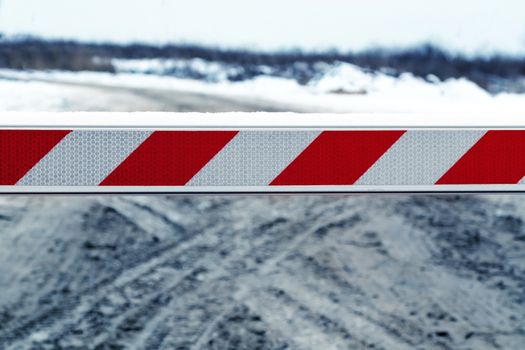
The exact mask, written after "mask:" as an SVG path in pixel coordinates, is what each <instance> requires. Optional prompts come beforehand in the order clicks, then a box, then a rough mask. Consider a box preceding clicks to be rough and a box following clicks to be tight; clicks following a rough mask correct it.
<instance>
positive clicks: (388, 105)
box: [0, 60, 525, 113]
mask: <svg viewBox="0 0 525 350" xmlns="http://www.w3.org/2000/svg"><path fill="white" fill-rule="evenodd" d="M175 64H186V65H188V66H190V65H191V66H192V67H198V69H200V71H201V72H202V73H203V74H210V72H211V75H212V76H214V77H215V78H214V79H211V80H212V81H214V82H210V81H203V80H193V79H182V78H176V77H169V76H159V75H154V74H145V73H148V72H150V73H151V72H155V73H157V72H163V71H164V70H165V69H167V68H169V67H173V65H175ZM117 66H118V70H119V71H121V72H124V73H119V74H110V73H99V72H81V73H72V72H61V71H52V72H43V71H34V72H31V71H24V72H22V71H13V70H0V109H1V110H4V111H6V110H7V111H24V110H39V111H58V110H71V109H74V108H75V106H70V105H69V103H70V102H69V101H71V100H74V99H75V96H78V94H79V93H80V92H79V91H78V89H79V88H80V87H81V86H85V85H94V86H102V87H115V88H136V89H159V90H167V91H174V92H177V91H184V92H192V93H198V94H208V95H213V96H225V97H229V98H234V99H241V100H242V99H248V98H249V99H259V100H264V101H274V102H276V103H281V104H289V105H296V106H302V107H304V108H305V109H311V110H319V109H322V110H323V111H326V112H375V113H391V112H416V113H417V112H451V111H452V112H465V111H469V112H475V111H483V112H494V113H504V112H508V113H512V112H519V111H521V110H524V109H525V95H523V94H511V93H501V94H498V95H491V94H489V93H487V92H486V91H485V90H483V89H482V88H480V87H479V86H477V85H476V84H474V83H473V82H471V81H469V80H467V79H463V78H462V79H449V80H446V81H439V79H437V78H436V77H429V78H428V79H422V78H418V77H415V76H414V75H412V74H408V73H406V74H403V75H401V76H400V77H393V76H390V75H388V74H385V73H381V72H368V71H365V70H363V69H361V68H359V67H356V66H353V65H351V64H346V63H339V64H336V65H334V66H332V67H330V68H329V69H327V70H326V72H324V73H322V74H320V75H319V76H317V77H315V78H314V79H312V80H311V81H310V83H308V84H307V85H300V84H299V83H297V82H296V81H295V80H292V79H285V78H279V77H272V76H259V77H256V78H254V79H251V80H245V81H241V82H231V81H228V80H225V79H223V78H219V76H218V75H217V74H215V73H216V72H218V71H219V68H220V66H218V64H217V63H211V64H210V63H207V62H205V61H202V60H188V61H186V62H182V63H181V61H169V60H138V61H133V62H130V61H129V60H122V61H118V62H117ZM131 71H133V72H136V73H129V72H131ZM137 72H138V73H137ZM2 78H3V79H2ZM208 80H210V79H208ZM57 82H66V83H73V84H74V85H73V86H71V85H68V86H67V88H66V86H65V85H62V86H61V85H57V84H56V83H57ZM22 96H23V98H22Z"/></svg>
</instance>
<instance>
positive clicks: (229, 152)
mask: <svg viewBox="0 0 525 350" xmlns="http://www.w3.org/2000/svg"><path fill="white" fill-rule="evenodd" d="M320 132H321V131H318V130H313V131H306V130H305V131H269V130H249V131H241V132H239V133H238V134H237V135H236V136H235V137H234V138H233V139H232V140H231V141H230V142H229V143H228V144H227V145H226V146H225V147H224V148H223V149H222V150H221V151H220V152H219V153H218V154H217V155H216V156H215V157H214V158H213V159H212V160H210V161H209V162H208V164H206V166H204V168H203V169H201V171H199V172H198V173H197V174H196V175H195V176H194V177H193V178H192V179H191V180H190V181H189V182H188V185H189V186H219V185H220V186H263V185H268V184H269V183H270V182H271V181H272V180H273V179H275V178H276V177H277V175H279V174H280V173H281V172H282V171H283V170H284V169H285V168H286V166H288V165H289V164H290V163H291V162H292V161H293V160H294V159H295V158H296V157H297V156H298V155H299V154H300V153H301V152H302V151H303V150H304V149H305V148H306V147H307V146H308V145H309V144H310V143H311V142H312V141H313V140H314V139H315V138H316V137H317V136H318V135H319V134H320Z"/></svg>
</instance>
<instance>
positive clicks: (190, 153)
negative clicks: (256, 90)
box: [101, 131, 237, 186]
mask: <svg viewBox="0 0 525 350" xmlns="http://www.w3.org/2000/svg"><path fill="white" fill-rule="evenodd" d="M236 133H237V131H156V132H154V133H153V134H152V135H151V136H150V137H149V138H147V139H146V141H144V142H143V143H142V144H141V145H140V146H139V147H138V148H137V149H136V150H135V151H134V152H133V153H131V154H130V155H129V157H128V158H127V159H126V160H125V161H124V162H123V163H122V164H120V165H119V166H118V167H117V168H116V169H115V170H114V171H113V172H112V173H111V174H109V176H108V177H107V178H106V179H105V180H104V181H103V182H102V183H101V185H102V186H180V185H184V184H186V182H188V181H189V180H190V179H191V178H192V177H193V176H194V175H195V174H196V173H197V172H198V171H199V170H200V169H202V167H203V166H204V165H206V163H208V161H210V160H211V159H212V158H213V156H215V154H217V153H218V152H219V151H220V150H221V149H222V148H223V147H224V146H225V145H226V144H227V143H228V142H229V141H230V140H231V139H232V138H233V137H234V136H235V134H236Z"/></svg>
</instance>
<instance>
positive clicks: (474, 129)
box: [0, 113, 525, 193]
mask: <svg viewBox="0 0 525 350" xmlns="http://www.w3.org/2000/svg"><path fill="white" fill-rule="evenodd" d="M418 118H419V119H418ZM425 118H430V117H426V116H416V115H408V116H399V115H391V116H385V115H382V116H378V115H300V114H299V115H297V114H263V113H261V114H218V115H214V114H154V113H143V114H141V113H133V114H115V115H113V114H111V113H106V114H102V113H97V114H88V113H83V114H74V113H67V114H32V115H30V116H27V115H21V114H6V115H5V118H4V119H3V120H2V121H0V123H1V124H0V191H2V192H34V193H39V192H203V193H207V192H317V191H322V192H346V191H350V192H359V191H387V192H388V191H393V192H397V191H408V192H416V191H521V190H524V189H525V180H524V179H523V178H524V176H525V119H524V120H523V125H524V127H521V126H520V125H521V124H520V123H521V118H517V117H513V118H508V119H506V120H504V123H505V124H501V125H500V124H496V123H491V122H483V120H481V121H477V122H469V123H470V124H469V125H464V124H460V123H461V122H460V121H459V120H461V119H459V118H456V119H453V118H452V117H443V118H441V119H443V120H441V119H440V117H439V116H432V119H431V120H430V121H426V120H427V119H425ZM447 120H448V122H447ZM489 121H490V119H489ZM444 123H448V124H444ZM483 123H485V124H486V125H485V124H483Z"/></svg>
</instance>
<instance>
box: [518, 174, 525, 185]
mask: <svg viewBox="0 0 525 350" xmlns="http://www.w3.org/2000/svg"><path fill="white" fill-rule="evenodd" d="M518 183H519V184H522V185H525V176H524V177H523V178H522V179H521V180H520V182H518Z"/></svg>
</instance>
